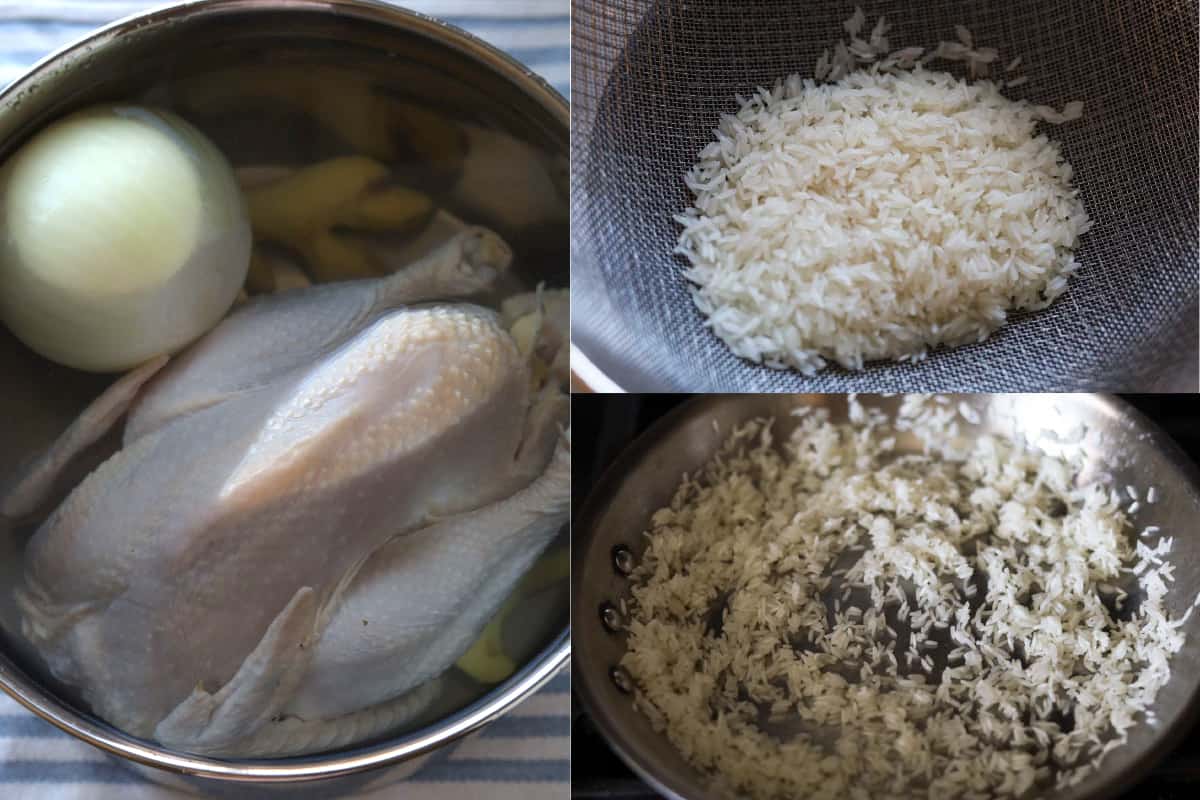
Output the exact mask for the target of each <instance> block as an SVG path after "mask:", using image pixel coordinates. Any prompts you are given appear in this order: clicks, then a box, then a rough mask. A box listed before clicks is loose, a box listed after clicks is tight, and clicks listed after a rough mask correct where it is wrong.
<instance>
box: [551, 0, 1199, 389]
mask: <svg viewBox="0 0 1200 800" xmlns="http://www.w3.org/2000/svg"><path fill="white" fill-rule="evenodd" d="M862 6H863V10H864V11H865V12H866V15H867V29H868V30H869V29H870V26H871V25H873V24H874V22H875V20H876V18H877V17H878V15H880V14H886V15H887V17H888V20H889V22H890V23H891V24H892V26H893V27H892V30H891V31H890V32H889V34H888V36H889V38H890V40H891V42H892V46H893V48H898V47H904V46H922V47H932V46H934V45H936V43H937V42H938V41H939V40H943V39H944V40H953V38H954V25H955V24H960V23H961V24H963V25H966V26H967V27H968V28H970V30H971V31H972V33H973V34H974V37H975V43H976V46H978V47H984V46H986V47H996V48H998V49H999V50H1000V58H999V61H1000V62H1002V63H1003V64H1007V63H1008V62H1010V61H1011V60H1012V59H1013V58H1015V57H1016V56H1018V55H1020V56H1021V57H1022V63H1021V66H1020V68H1019V70H1018V71H1016V72H1014V73H1013V74H1014V75H1017V74H1025V75H1028V76H1029V77H1030V80H1029V82H1028V83H1027V84H1025V85H1024V86H1020V87H1018V88H1015V89H1010V90H1006V94H1008V95H1009V96H1010V97H1014V98H1026V99H1029V100H1031V101H1033V102H1035V103H1038V104H1045V105H1050V106H1054V107H1056V108H1060V109H1061V108H1062V106H1063V105H1064V104H1065V103H1066V102H1068V101H1071V100H1083V101H1084V103H1085V109H1084V118H1083V119H1082V120H1079V121H1076V122H1072V123H1069V124H1067V125H1063V126H1061V127H1056V128H1054V129H1053V131H1052V135H1053V136H1054V138H1056V139H1058V140H1059V142H1060V143H1061V144H1062V149H1063V152H1064V154H1065V156H1066V158H1067V159H1068V160H1069V161H1070V162H1071V164H1072V166H1073V167H1074V168H1075V172H1076V176H1077V177H1076V183H1077V185H1078V186H1079V188H1080V191H1081V195H1082V198H1083V201H1084V204H1085V206H1086V207H1087V210H1088V213H1089V215H1090V216H1091V217H1092V219H1094V220H1095V228H1094V229H1093V230H1092V231H1091V232H1090V233H1088V234H1086V235H1085V236H1084V237H1083V238H1082V240H1081V243H1080V248H1079V250H1078V251H1077V252H1076V257H1077V258H1078V260H1079V262H1080V264H1081V269H1080V272H1079V273H1078V274H1077V275H1076V276H1075V278H1073V279H1072V282H1071V285H1070V288H1069V289H1068V290H1067V292H1066V293H1065V294H1064V295H1063V296H1062V297H1060V298H1059V299H1058V300H1057V301H1056V302H1055V303H1054V304H1053V305H1052V306H1051V307H1050V308H1049V309H1046V310H1044V311H1040V312H1034V313H1020V314H1014V315H1012V316H1011V317H1010V322H1009V324H1008V325H1006V326H1005V327H1004V328H1002V329H1001V330H1000V331H997V332H996V333H994V334H993V335H992V336H991V337H990V338H989V339H988V340H987V341H985V342H983V343H980V344H976V345H969V346H965V347H960V348H955V349H945V348H939V349H938V350H935V351H932V352H931V353H930V354H929V358H928V359H926V360H925V361H924V362H921V363H918V364H898V363H892V362H877V363H874V364H871V365H869V366H868V368H867V369H866V370H864V371H862V372H849V371H846V370H843V369H841V368H836V367H834V368H828V369H826V370H824V371H823V372H821V373H819V374H817V375H816V376H814V377H811V378H806V377H804V376H802V375H800V374H799V373H796V372H792V371H777V370H771V369H767V368H765V367H759V366H755V365H753V364H750V363H749V362H746V361H743V360H742V359H739V358H737V357H736V356H734V355H732V354H731V353H730V352H729V351H728V349H727V348H726V347H725V345H724V344H723V343H722V342H721V341H720V340H719V339H717V337H716V336H715V335H713V334H712V333H711V331H709V330H708V329H707V328H705V327H704V325H703V322H704V320H703V317H702V315H701V314H700V313H699V311H697V310H696V308H695V306H694V305H693V303H692V301H691V298H690V296H689V294H688V290H687V284H686V282H685V281H684V279H683V277H682V270H683V268H684V266H685V264H686V262H685V260H684V259H683V258H682V257H681V256H676V255H673V254H672V250H673V249H674V246H675V242H676V239H677V237H678V234H679V228H678V226H677V225H676V224H675V223H674V221H673V220H672V216H673V215H674V214H677V213H679V212H681V211H682V210H683V209H684V208H686V207H687V206H688V205H689V204H690V201H691V196H690V194H689V193H688V191H687V188H686V187H685V186H684V183H683V175H684V173H685V171H686V170H687V169H688V167H690V166H691V165H692V163H694V161H695V157H696V154H697V153H698V152H699V150H700V149H701V148H702V147H703V146H704V145H705V144H706V143H707V142H708V141H709V140H710V138H711V136H712V129H713V128H714V127H715V126H716V123H717V121H718V119H719V117H720V115H721V114H722V113H729V112H732V111H735V110H736V108H737V104H736V102H735V100H734V98H735V96H736V95H737V94H739V93H741V94H746V93H748V92H750V91H751V90H753V89H754V87H756V86H759V85H766V86H769V85H771V84H772V83H773V82H774V81H775V80H776V79H777V78H780V77H783V76H785V75H788V74H789V73H792V72H801V73H803V74H811V73H812V68H813V64H814V63H815V61H816V59H817V57H818V56H819V55H820V53H821V51H822V50H823V49H824V48H826V47H829V46H831V45H832V44H833V43H834V42H835V41H837V40H838V39H839V38H841V37H842V35H843V31H842V27H841V24H842V21H843V20H845V19H847V18H848V17H849V16H850V15H851V13H853V8H854V3H853V2H851V1H850V0H838V1H837V2H831V1H829V0H814V1H813V2H807V3H798V2H783V1H782V0H780V1H778V2H772V1H771V0H748V1H746V2H720V1H716V2H713V1H709V2H700V1H699V0H657V1H655V0H574V16H573V35H572V38H573V66H572V72H573V74H572V87H573V103H574V106H573V116H572V137H571V138H572V151H573V152H572V156H573V157H572V176H571V177H572V190H571V192H572V242H571V248H572V251H571V255H572V272H571V279H572V295H573V297H574V299H575V303H574V306H573V309H572V314H573V316H572V337H573V340H574V342H575V344H576V345H577V346H578V348H579V349H580V350H581V351H582V352H583V353H584V354H585V355H586V356H588V358H589V359H590V360H591V361H592V362H593V363H594V364H595V365H596V366H597V367H598V368H599V369H600V370H602V371H603V372H604V373H605V374H606V375H607V376H608V377H610V378H612V379H613V380H614V381H616V383H618V384H619V385H621V386H622V387H623V388H625V389H628V390H634V391H670V390H677V391H678V390H689V391H697V390H700V391H809V392H811V391H818V392H839V391H899V390H906V391H914V390H915V391H1022V390H1026V391H1028V390H1035V391H1048V390H1060V391H1083V390H1103V391H1125V390H1129V391H1135V390H1142V391H1144V390H1147V389H1150V390H1183V391H1195V390H1196V388H1197V369H1198V367H1197V361H1198V353H1197V336H1198V333H1200V325H1198V317H1200V305H1198V300H1200V288H1198V282H1197V263H1198V260H1197V251H1198V249H1200V245H1198V243H1197V191H1198V189H1197V151H1198V148H1200V140H1198V135H1197V102H1198V101H1197V47H1198V44H1197V4H1196V2H1195V0H1146V2H1139V3H1132V2H1124V1H1123V0H1058V1H1056V2H1046V0H1011V1H1010V2H1005V3H994V2H993V3H988V2H986V1H985V0H965V1H964V0H927V2H923V3H905V2H899V1H898V0H886V1H884V2H863V3H862ZM932 67H934V68H938V69H947V68H948V66H947V62H942V61H939V62H935V63H934V64H933V65H932ZM956 70H957V71H956ZM950 71H952V72H956V74H960V75H961V74H963V73H962V72H961V70H960V69H959V65H957V64H956V65H954V68H951V69H950Z"/></svg>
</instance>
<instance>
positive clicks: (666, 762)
mask: <svg viewBox="0 0 1200 800" xmlns="http://www.w3.org/2000/svg"><path fill="white" fill-rule="evenodd" d="M951 398H952V399H953V402H954V404H956V405H957V404H958V403H960V402H964V403H967V404H969V405H971V406H972V407H973V408H975V409H976V410H977V411H978V412H979V413H980V415H981V416H982V417H983V424H982V426H979V427H976V426H969V431H970V432H971V433H972V435H973V434H974V433H975V432H978V431H980V430H1000V431H1002V432H1005V433H1009V434H1011V433H1013V432H1014V431H1013V428H1014V427H1015V430H1016V431H1017V432H1019V433H1021V434H1023V435H1024V436H1025V437H1027V438H1028V440H1030V441H1031V442H1034V443H1035V444H1037V445H1038V446H1039V447H1041V448H1042V449H1044V450H1046V451H1047V452H1051V453H1054V452H1062V453H1066V452H1068V451H1075V450H1082V452H1083V454H1084V456H1085V458H1086V472H1087V474H1088V475H1089V476H1095V475H1099V474H1103V473H1108V474H1109V475H1111V476H1112V478H1113V479H1114V480H1115V482H1116V485H1118V486H1124V485H1127V484H1132V485H1134V486H1137V487H1139V488H1140V489H1141V490H1142V491H1145V489H1146V488H1147V487H1149V486H1155V487H1156V488H1157V492H1158V496H1159V499H1158V501H1157V502H1156V503H1155V504H1154V505H1145V506H1143V509H1142V510H1141V512H1140V513H1139V515H1138V517H1137V521H1138V524H1139V525H1143V526H1146V525H1158V526H1160V527H1161V528H1162V530H1163V531H1164V532H1165V533H1166V534H1169V535H1173V536H1175V546H1174V550H1173V551H1172V554H1171V561H1172V562H1173V563H1174V564H1175V565H1176V572H1175V577H1176V580H1175V582H1174V583H1172V584H1171V588H1170V591H1169V592H1168V595H1167V600H1166V605H1167V608H1168V610H1169V611H1170V613H1171V614H1172V616H1180V615H1182V614H1183V612H1184V611H1185V610H1186V609H1187V608H1188V606H1189V605H1191V603H1192V601H1193V600H1194V599H1195V598H1196V595H1197V592H1198V591H1200V537H1197V536H1196V535H1195V524H1196V522H1195V521H1196V519H1197V518H1200V470H1198V469H1197V467H1196V465H1195V464H1193V463H1191V461H1190V460H1189V459H1188V458H1187V456H1186V455H1184V454H1183V453H1182V452H1181V451H1180V450H1179V448H1178V447H1177V446H1176V445H1175V444H1174V443H1173V442H1172V441H1171V440H1170V439H1169V438H1168V437H1167V436H1166V435H1165V434H1164V433H1163V432H1162V431H1160V430H1159V429H1158V428H1157V427H1155V426H1154V424H1153V423H1151V422H1150V421H1149V420H1147V419H1146V418H1145V417H1143V416H1142V415H1141V414H1139V413H1138V412H1137V411H1135V410H1134V409H1133V408H1131V407H1130V406H1129V405H1127V404H1126V403H1124V402H1123V401H1121V400H1120V399H1117V398H1113V397H1104V396H1099V395H1084V394H1066V395H1052V394H1029V395H1003V394H1001V395H957V396H955V395H951ZM898 402H899V401H898V399H896V398H886V397H884V398H881V397H867V398H864V403H865V404H866V405H873V406H877V407H880V408H883V409H885V410H894V409H895V407H896V406H897V405H898ZM797 404H803V405H811V406H818V407H824V408H827V409H829V411H830V413H831V418H832V419H833V420H835V421H844V420H845V419H846V397H845V395H801V396H796V395H708V396H704V397H699V398H696V399H694V400H691V401H689V402H687V403H685V404H684V405H682V406H680V407H679V408H677V409H675V410H674V411H672V412H671V413H670V414H668V415H667V416H665V417H663V418H662V419H660V420H658V421H657V422H656V423H655V424H654V425H653V426H652V427H651V428H650V429H649V430H647V431H646V432H645V433H644V434H643V435H642V436H641V437H640V438H638V439H637V440H636V441H635V442H634V443H633V444H632V445H630V446H629V447H628V448H626V450H625V451H624V452H623V453H622V454H621V455H620V457H618V458H617V460H616V461H615V462H614V463H613V464H612V465H611V466H610V467H609V468H608V470H607V471H606V472H605V474H604V476H603V477H602V478H601V480H600V481H599V482H598V483H597V484H596V486H595V487H594V489H593V490H592V492H591V494H590V495H589V497H588V499H587V502H586V503H585V504H584V506H583V508H582V510H581V511H579V512H577V513H576V515H575V518H574V522H573V526H572V557H571V560H572V563H571V573H572V574H571V597H572V612H571V613H572V630H573V633H574V647H575V658H574V660H573V662H572V671H573V676H574V687H575V690H576V692H577V693H578V694H579V696H580V698H581V699H582V701H583V703H584V705H585V706H586V708H587V709H588V711H589V712H590V713H591V715H592V717H593V719H594V721H595V723H596V725H597V727H598V728H599V729H600V731H601V732H602V733H603V734H604V735H605V736H606V738H607V739H608V740H609V742H610V744H612V746H613V749H614V750H615V751H616V752H617V754H618V755H620V756H621V758H622V759H623V760H624V761H625V762H626V763H627V764H628V765H629V766H630V768H631V769H633V770H634V771H635V772H637V773H638V774H639V775H641V776H642V778H643V779H645V780H646V781H647V782H648V783H649V784H650V785H651V786H653V787H654V788H655V789H656V790H658V791H659V792H661V793H662V794H663V795H665V796H666V797H668V798H672V799H673V800H717V798H721V799H722V800H724V796H723V795H721V794H719V793H718V792H717V790H716V789H715V788H714V786H713V782H712V781H711V780H709V779H708V778H707V777H706V776H705V775H703V774H701V773H699V772H698V771H697V770H695V769H694V768H693V767H692V766H691V765H689V764H688V763H687V762H686V761H685V760H684V759H683V757H682V756H681V755H680V754H679V753H678V751H677V750H676V749H675V748H674V746H673V745H672V744H671V743H670V741H668V740H667V738H666V737H665V736H663V735H661V734H659V733H657V732H656V731H655V730H654V729H653V728H652V727H651V725H650V723H649V721H648V720H647V719H646V718H645V717H644V716H642V715H641V714H640V713H638V712H637V711H635V710H634V708H633V703H632V697H631V690H633V689H634V684H633V682H632V681H631V679H630V676H629V675H628V673H625V672H624V671H623V670H622V669H621V668H620V667H619V666H618V664H619V662H620V660H621V657H622V655H623V654H624V652H625V636H624V634H623V633H622V632H621V631H620V627H619V614H618V615H617V616H616V617H614V616H613V614H614V611H613V609H616V608H619V603H620V600H621V598H622V597H624V596H626V593H627V592H628V590H629V580H628V578H626V577H625V573H626V572H627V571H628V569H629V567H630V565H631V564H634V563H636V562H637V560H638V559H640V557H641V555H642V553H643V552H644V551H645V540H644V537H642V535H641V534H642V532H643V531H645V530H646V529H647V528H648V523H649V519H650V516H651V515H652V514H653V513H654V512H655V511H656V510H658V509H660V508H662V507H664V506H666V505H667V504H668V503H669V501H670V498H671V496H672V495H673V494H674V492H675V489H676V488H677V487H678V485H679V480H680V477H681V476H682V474H683V473H684V472H687V473H689V474H695V472H696V471H697V470H698V469H699V468H700V467H701V466H702V465H703V464H704V463H705V462H707V461H708V460H709V459H710V458H711V457H712V455H713V454H714V453H715V452H716V450H717V448H718V446H719V445H720V444H721V442H722V441H723V440H724V438H725V437H726V436H728V435H729V432H730V431H731V430H732V429H733V428H734V426H736V425H738V424H740V423H742V422H745V421H747V420H750V419H754V418H756V417H774V418H775V421H776V422H775V428H774V430H775V432H776V435H777V437H778V440H780V441H782V440H783V439H784V438H786V436H787V435H788V434H790V433H791V431H792V430H793V428H794V427H795V426H796V424H797V420H796V419H795V418H793V417H791V416H789V414H788V412H789V411H791V410H792V409H794V408H795V407H796V406H797ZM1009 420H1011V422H1010V421H1009ZM1081 422H1082V423H1085V424H1086V425H1087V426H1088V429H1089V433H1088V435H1087V437H1086V438H1085V439H1083V440H1082V441H1079V442H1075V443H1071V444H1067V443H1065V442H1067V441H1070V432H1071V431H1072V430H1073V429H1074V428H1075V427H1076V425H1077V424H1078V423H1081ZM900 446H901V447H906V446H916V442H909V443H908V444H907V445H906V444H905V443H903V442H901V444H900ZM1132 595H1133V593H1131V597H1132ZM1133 599H1134V600H1136V598H1133ZM614 622H616V623H617V624H616V626H615V628H614V626H613V623H614ZM1184 630H1185V631H1186V633H1187V643H1186V645H1185V646H1184V648H1183V650H1181V651H1180V652H1179V653H1176V654H1175V655H1174V656H1173V658H1172V660H1171V668H1172V669H1171V679H1170V681H1169V682H1168V683H1167V685H1166V686H1165V687H1164V688H1163V689H1162V691H1161V692H1160V693H1159V695H1158V698H1157V700H1156V702H1155V707H1154V711H1155V714H1156V715H1157V717H1158V725H1157V727H1151V726H1149V725H1146V724H1144V723H1142V724H1138V725H1137V726H1136V727H1135V728H1134V729H1133V730H1131V731H1130V736H1129V741H1128V743H1127V744H1126V745H1125V746H1123V747H1120V748H1118V749H1116V750H1114V751H1113V752H1112V753H1110V754H1109V755H1108V756H1107V757H1106V758H1105V760H1104V761H1103V763H1102V764H1101V766H1100V769H1098V770H1097V771H1095V772H1094V773H1092V774H1091V775H1089V776H1088V777H1087V779H1086V780H1084V781H1083V782H1082V783H1080V784H1078V785H1076V786H1074V787H1071V788H1070V789H1069V790H1066V791H1063V792H1059V793H1055V794H1054V795H1053V796H1054V797H1055V798H1057V800H1081V799H1082V798H1090V799H1091V800H1096V799H1098V798H1110V797H1116V796H1118V795H1120V794H1121V793H1122V792H1123V791H1124V790H1125V789H1127V788H1128V787H1129V786H1131V785H1132V784H1133V782H1134V781H1136V780H1137V778H1138V776H1140V775H1141V774H1142V773H1144V772H1145V771H1146V770H1148V769H1149V768H1150V767H1151V766H1153V764H1154V763H1155V762H1156V761H1158V760H1159V759H1161V758H1162V757H1163V756H1165V755H1166V754H1167V753H1168V752H1170V750H1171V749H1172V747H1174V746H1175V744H1176V743H1177V742H1178V741H1179V739H1180V737H1181V736H1182V735H1183V734H1185V733H1186V732H1187V731H1188V730H1189V729H1190V727H1191V725H1192V724H1193V723H1194V722H1195V720H1196V718H1197V715H1198V711H1200V614H1193V615H1192V616H1191V618H1190V619H1189V620H1188V621H1187V623H1186V624H1185V625H1184Z"/></svg>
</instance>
